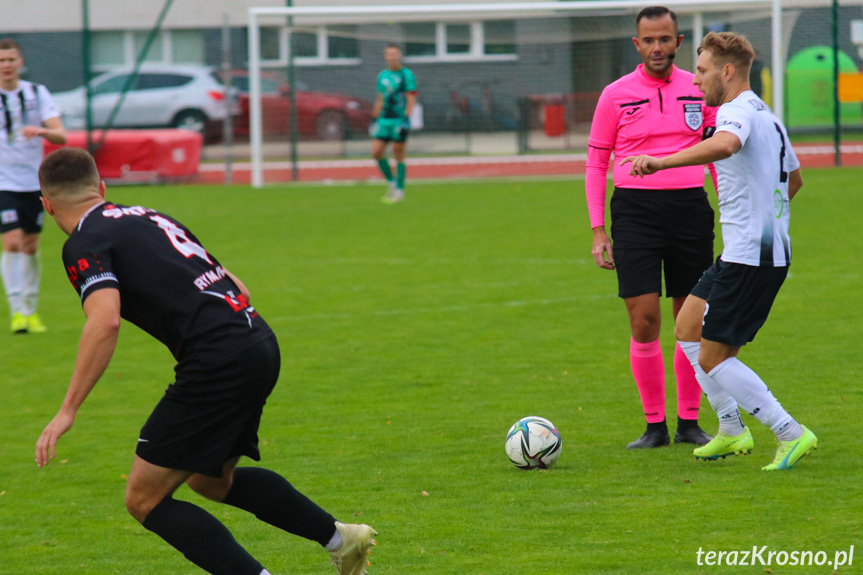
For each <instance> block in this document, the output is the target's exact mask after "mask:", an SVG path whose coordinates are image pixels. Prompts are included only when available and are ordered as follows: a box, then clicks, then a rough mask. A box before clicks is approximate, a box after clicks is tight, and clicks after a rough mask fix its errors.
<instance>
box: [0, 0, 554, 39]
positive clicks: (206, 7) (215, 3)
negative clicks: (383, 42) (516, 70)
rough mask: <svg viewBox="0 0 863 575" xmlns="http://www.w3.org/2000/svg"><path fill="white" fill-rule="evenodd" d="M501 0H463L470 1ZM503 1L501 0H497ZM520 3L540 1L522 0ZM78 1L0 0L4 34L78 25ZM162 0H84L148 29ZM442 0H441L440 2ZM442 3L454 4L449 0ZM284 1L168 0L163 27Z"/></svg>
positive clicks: (104, 26)
mask: <svg viewBox="0 0 863 575" xmlns="http://www.w3.org/2000/svg"><path fill="white" fill-rule="evenodd" d="M500 1H501V0H469V2H470V3H471V4H485V3H494V2H500ZM503 1H506V0H503ZM522 1H523V2H524V3H532V2H539V1H542V0H522ZM82 3H83V0H0V12H2V14H3V24H2V28H3V31H4V32H5V33H17V32H50V31H73V30H80V29H81V23H82V8H81V6H82ZM164 3H165V0H89V6H90V28H91V29H92V30H149V29H150V28H152V27H153V24H154V23H155V22H156V18H158V16H159V12H161V10H162V7H163V6H164ZM427 3H428V2H427V1H426V0H371V1H368V2H358V1H357V0H294V2H293V5H294V6H363V5H381V6H383V5H405V4H417V5H425V4H427ZM442 3H443V2H442ZM448 3H458V2H456V1H455V0H451V1H450V2H448ZM285 5H286V2H285V0H174V3H173V5H172V6H171V9H170V10H169V11H168V14H167V16H166V18H165V23H164V28H169V29H170V28H218V27H220V26H221V25H222V19H223V15H224V14H228V18H229V21H230V22H231V24H232V25H233V26H238V25H245V24H246V23H247V22H248V10H249V8H251V7H253V6H285Z"/></svg>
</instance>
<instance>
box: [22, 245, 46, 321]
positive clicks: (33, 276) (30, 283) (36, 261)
mask: <svg viewBox="0 0 863 575" xmlns="http://www.w3.org/2000/svg"><path fill="white" fill-rule="evenodd" d="M21 255H22V256H23V258H24V289H23V295H24V311H23V312H21V313H23V314H24V315H33V314H34V313H36V304H37V303H38V302H39V280H40V278H41V277H42V263H41V260H40V255H39V252H36V253H35V254H32V255H30V254H21Z"/></svg>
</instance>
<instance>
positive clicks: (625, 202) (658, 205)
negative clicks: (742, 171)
mask: <svg viewBox="0 0 863 575" xmlns="http://www.w3.org/2000/svg"><path fill="white" fill-rule="evenodd" d="M611 239H612V241H613V245H612V249H613V251H614V267H615V269H616V270H617V284H618V294H617V295H618V296H620V297H622V298H630V297H635V296H639V295H644V294H648V293H658V294H659V295H660V296H661V295H662V275H663V267H664V271H665V291H666V296H667V297H685V296H686V295H688V294H689V292H690V291H691V290H692V287H693V286H694V285H695V284H696V282H698V278H700V277H701V274H702V273H704V270H706V269H707V268H708V267H710V264H711V263H712V262H713V208H711V207H710V202H708V200H707V193H706V192H705V191H704V188H688V189H683V190H636V189H627V188H614V195H612V197H611Z"/></svg>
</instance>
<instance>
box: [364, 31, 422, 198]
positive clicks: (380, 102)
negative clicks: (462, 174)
mask: <svg viewBox="0 0 863 575" xmlns="http://www.w3.org/2000/svg"><path fill="white" fill-rule="evenodd" d="M384 59H385V60H386V62H387V69H386V70H384V71H382V72H381V73H380V74H378V85H377V91H378V97H377V100H376V101H375V107H374V111H373V112H372V115H373V116H374V117H375V118H376V119H377V120H376V121H375V123H374V124H372V127H371V130H370V133H371V136H372V137H373V138H374V142H373V143H372V156H373V157H374V159H375V160H377V161H378V166H379V167H380V169H381V173H382V174H383V175H384V177H385V178H386V179H387V182H388V183H389V190H388V191H387V193H386V195H385V196H384V197H383V198H381V201H382V202H384V203H387V204H394V203H396V202H401V201H402V200H404V197H405V194H404V187H405V147H406V145H407V139H408V134H409V133H410V128H411V126H410V115H411V112H412V111H413V108H414V104H416V101H417V81H416V78H414V74H413V72H411V71H410V70H408V69H407V68H405V67H404V66H402V51H401V49H400V48H399V47H398V45H397V44H389V45H387V47H386V49H384ZM390 142H392V143H393V156H395V159H396V176H395V177H393V171H392V168H390V163H389V160H388V159H387V157H386V151H387V144H389V143H390Z"/></svg>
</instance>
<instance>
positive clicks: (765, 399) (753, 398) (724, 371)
mask: <svg viewBox="0 0 863 575" xmlns="http://www.w3.org/2000/svg"><path fill="white" fill-rule="evenodd" d="M708 375H709V376H710V377H711V378H712V379H713V380H714V381H716V382H717V383H719V385H721V386H722V387H723V389H725V391H727V392H728V394H729V395H730V396H731V397H733V398H734V399H735V400H737V403H739V404H740V407H742V408H743V409H745V410H746V411H748V412H749V413H751V414H752V415H754V416H755V418H756V419H757V420H758V421H760V422H761V423H763V424H764V425H766V426H767V427H769V428H770V429H771V430H772V431H773V433H775V434H776V437H778V438H779V439H780V440H781V441H790V440H792V439H797V438H798V437H800V436H801V435H803V428H802V427H801V426H800V424H799V423H797V422H796V421H795V420H794V418H793V417H791V416H790V415H788V412H787V411H785V410H784V409H783V408H782V406H781V405H780V404H779V402H778V401H777V400H776V398H775V397H773V394H772V393H770V390H769V389H767V385H766V384H765V383H764V381H762V379H761V378H760V377H758V374H757V373H755V372H754V371H752V370H751V369H749V367H747V366H746V364H744V363H743V362H742V361H740V360H739V359H737V358H736V357H729V358H728V359H726V360H725V361H723V362H722V363H720V364H719V365H717V366H716V367H714V368H713V369H712V370H710V373H709V374H708Z"/></svg>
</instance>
